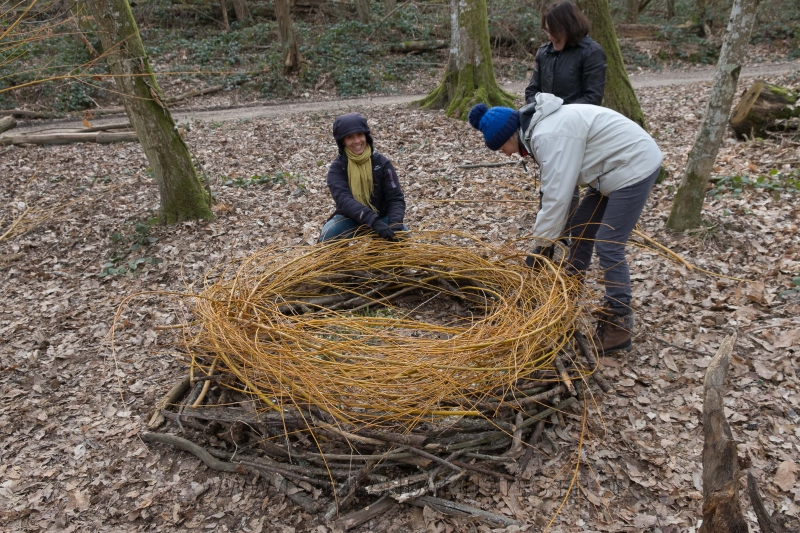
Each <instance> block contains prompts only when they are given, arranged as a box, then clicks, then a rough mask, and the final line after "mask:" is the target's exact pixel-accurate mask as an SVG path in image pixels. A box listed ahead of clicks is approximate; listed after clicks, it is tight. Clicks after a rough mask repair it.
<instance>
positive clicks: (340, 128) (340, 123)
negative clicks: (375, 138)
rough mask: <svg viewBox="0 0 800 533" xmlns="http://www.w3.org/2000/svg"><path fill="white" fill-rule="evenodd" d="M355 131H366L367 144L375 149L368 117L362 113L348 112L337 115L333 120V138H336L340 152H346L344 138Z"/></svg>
mask: <svg viewBox="0 0 800 533" xmlns="http://www.w3.org/2000/svg"><path fill="white" fill-rule="evenodd" d="M353 133H364V134H365V135H366V137H367V144H369V147H370V149H371V150H373V151H374V150H375V148H374V147H373V146H372V135H371V133H370V131H369V125H368V124H367V119H366V118H364V115H362V114H361V113H347V114H346V115H341V116H339V117H336V120H334V121H333V138H334V139H336V145H337V146H338V147H339V153H340V154H343V153H344V138H345V137H347V136H348V135H352V134H353Z"/></svg>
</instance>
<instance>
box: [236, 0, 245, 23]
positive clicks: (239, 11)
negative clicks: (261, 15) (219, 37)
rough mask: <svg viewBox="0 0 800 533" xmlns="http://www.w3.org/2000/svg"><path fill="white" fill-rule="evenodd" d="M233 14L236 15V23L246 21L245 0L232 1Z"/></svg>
mask: <svg viewBox="0 0 800 533" xmlns="http://www.w3.org/2000/svg"><path fill="white" fill-rule="evenodd" d="M233 12H234V13H236V20H237V21H239V22H244V21H245V20H247V0H233Z"/></svg>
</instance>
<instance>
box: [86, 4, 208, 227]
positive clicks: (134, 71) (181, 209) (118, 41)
mask: <svg viewBox="0 0 800 533" xmlns="http://www.w3.org/2000/svg"><path fill="white" fill-rule="evenodd" d="M87 5H88V7H89V10H90V12H91V13H92V14H93V15H94V19H95V21H96V22H97V25H98V33H99V35H100V40H101V42H102V43H103V48H104V49H105V50H106V56H105V57H106V62H107V63H108V66H109V69H110V70H111V73H112V74H113V75H114V80H115V82H116V86H117V91H118V92H119V94H120V95H121V96H122V102H123V104H124V105H125V111H126V113H127V115H128V118H129V119H130V121H131V124H132V125H133V128H134V130H136V133H137V136H138V138H139V142H141V144H142V150H143V151H144V154H145V156H146V157H147V161H148V162H149V163H150V166H151V167H152V169H153V175H154V176H155V180H156V182H157V183H158V189H159V194H160V200H161V213H160V218H161V220H162V222H164V223H167V224H173V223H176V222H181V221H184V220H196V219H210V218H213V216H214V215H213V214H212V213H211V208H210V207H209V205H210V202H211V198H210V195H209V194H208V193H207V192H206V190H205V189H204V188H203V185H202V184H201V183H200V180H199V179H198V177H197V173H196V172H195V168H194V165H193V164H192V157H191V155H190V154H189V147H188V146H187V145H186V143H185V142H184V141H183V137H181V135H180V133H179V132H178V131H177V129H176V128H175V121H174V120H173V119H172V115H171V114H170V112H169V109H168V108H167V106H166V105H165V104H164V102H165V101H166V99H165V98H164V93H162V92H161V89H160V88H159V87H158V84H157V83H156V79H155V76H153V70H152V69H151V68H150V62H149V60H148V58H147V54H146V53H145V51H144V46H143V45H142V39H141V37H140V36H139V30H138V28H137V26H136V21H135V20H134V19H133V13H132V12H131V7H130V5H129V4H128V1H127V0H88V1H87Z"/></svg>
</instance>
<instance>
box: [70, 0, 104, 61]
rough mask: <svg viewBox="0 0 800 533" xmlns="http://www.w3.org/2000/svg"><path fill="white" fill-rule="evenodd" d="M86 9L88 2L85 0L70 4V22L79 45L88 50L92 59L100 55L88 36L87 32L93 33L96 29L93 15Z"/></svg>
mask: <svg viewBox="0 0 800 533" xmlns="http://www.w3.org/2000/svg"><path fill="white" fill-rule="evenodd" d="M86 11H87V10H86V2H83V1H76V2H75V3H74V4H72V5H71V6H70V8H69V12H70V15H71V19H70V22H71V25H72V28H73V34H72V35H73V37H74V38H75V41H76V42H77V43H78V44H79V45H81V46H83V47H85V48H86V50H88V52H89V55H90V56H92V59H97V57H98V56H99V54H98V53H97V50H96V49H95V47H94V45H93V44H92V43H91V42H89V39H87V38H86V34H91V33H92V32H93V30H94V28H93V26H92V21H91V17H90V16H89V14H88V13H87V12H86Z"/></svg>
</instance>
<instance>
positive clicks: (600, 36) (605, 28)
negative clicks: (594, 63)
mask: <svg viewBox="0 0 800 533" xmlns="http://www.w3.org/2000/svg"><path fill="white" fill-rule="evenodd" d="M580 7H581V9H582V10H583V12H584V13H585V14H586V16H587V17H589V20H591V21H592V31H591V36H592V38H593V39H594V40H595V41H597V42H598V43H599V44H600V46H602V47H603V50H605V52H606V64H607V67H606V89H605V92H604V94H603V105H604V106H605V107H608V108H610V109H613V110H614V111H617V112H618V113H622V114H623V115H625V116H626V117H628V118H629V119H631V120H632V121H634V122H636V123H637V124H639V125H640V126H641V127H642V128H644V129H647V123H646V121H645V118H644V113H643V112H642V106H641V105H639V100H637V99H636V93H635V92H634V91H633V86H632V85H631V81H630V79H628V73H627V72H626V71H625V62H624V61H623V60H622V52H621V51H620V49H619V41H617V34H616V31H615V30H614V22H613V21H612V20H611V10H610V9H609V7H608V0H583V1H582V2H581V3H580Z"/></svg>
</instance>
